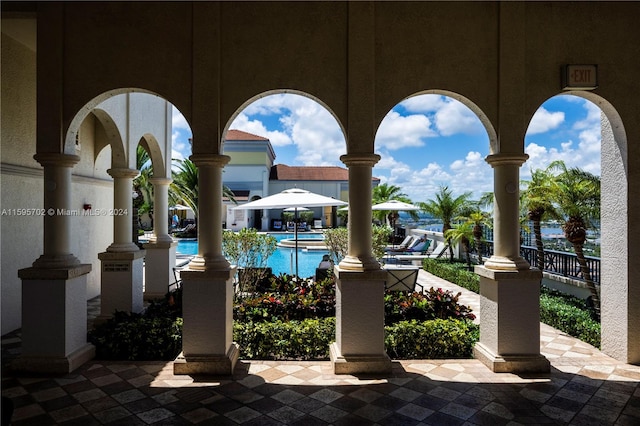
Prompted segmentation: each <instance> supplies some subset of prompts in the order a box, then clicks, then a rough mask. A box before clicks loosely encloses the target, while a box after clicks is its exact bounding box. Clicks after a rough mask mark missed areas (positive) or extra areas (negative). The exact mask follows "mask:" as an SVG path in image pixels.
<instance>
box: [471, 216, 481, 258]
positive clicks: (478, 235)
mask: <svg viewBox="0 0 640 426" xmlns="http://www.w3.org/2000/svg"><path fill="white" fill-rule="evenodd" d="M473 239H474V240H475V242H476V247H477V248H478V263H479V264H480V265H482V226H480V225H475V226H474V227H473Z"/></svg>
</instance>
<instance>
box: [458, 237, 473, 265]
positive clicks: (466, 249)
mask: <svg viewBox="0 0 640 426" xmlns="http://www.w3.org/2000/svg"><path fill="white" fill-rule="evenodd" d="M460 243H461V244H462V249H463V250H464V254H465V257H466V259H467V269H468V270H469V271H471V270H472V269H473V268H472V267H471V253H470V252H471V248H470V247H469V240H468V239H467V238H464V237H463V238H462V240H461V241H460Z"/></svg>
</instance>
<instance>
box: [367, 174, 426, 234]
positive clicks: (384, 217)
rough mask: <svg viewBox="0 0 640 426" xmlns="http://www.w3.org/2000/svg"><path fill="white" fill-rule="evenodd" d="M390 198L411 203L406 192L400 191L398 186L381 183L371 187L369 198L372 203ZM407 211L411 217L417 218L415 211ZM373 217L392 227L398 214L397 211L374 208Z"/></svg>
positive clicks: (378, 202) (389, 199)
mask: <svg viewBox="0 0 640 426" xmlns="http://www.w3.org/2000/svg"><path fill="white" fill-rule="evenodd" d="M391 200H397V201H402V202H403V203H408V204H412V202H411V199H409V197H408V196H407V194H405V193H403V192H401V188H400V187H399V186H396V185H389V184H387V183H382V184H380V185H378V186H376V187H375V188H373V193H372V199H371V203H372V204H380V203H384V202H387V201H391ZM407 213H409V215H411V217H412V218H413V219H418V215H417V213H416V212H415V211H409V212H407ZM373 218H374V219H377V220H379V221H380V222H381V223H388V224H389V226H391V227H392V228H393V227H394V226H395V223H396V221H397V220H398V218H399V215H398V212H397V211H390V210H374V211H373Z"/></svg>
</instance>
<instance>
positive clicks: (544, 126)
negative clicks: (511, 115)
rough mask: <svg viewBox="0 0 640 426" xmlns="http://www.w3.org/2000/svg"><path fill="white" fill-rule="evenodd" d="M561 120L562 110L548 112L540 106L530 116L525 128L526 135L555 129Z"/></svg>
mask: <svg viewBox="0 0 640 426" xmlns="http://www.w3.org/2000/svg"><path fill="white" fill-rule="evenodd" d="M563 121H564V112H562V111H556V112H549V111H547V110H546V109H545V108H544V107H540V108H538V110H537V111H536V113H535V114H533V117H532V118H531V123H529V128H528V129H527V135H535V134H539V133H545V132H548V131H549V130H553V129H556V128H558V126H560V124H562V122H563Z"/></svg>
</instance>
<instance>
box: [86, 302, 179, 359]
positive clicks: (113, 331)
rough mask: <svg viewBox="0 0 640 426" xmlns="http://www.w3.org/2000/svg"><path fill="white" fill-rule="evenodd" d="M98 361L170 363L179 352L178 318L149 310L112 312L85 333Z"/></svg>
mask: <svg viewBox="0 0 640 426" xmlns="http://www.w3.org/2000/svg"><path fill="white" fill-rule="evenodd" d="M88 341H89V343H91V344H93V345H94V346H95V347H96V357H97V358H98V359H114V360H131V361H152V360H173V359H175V357H176V356H177V355H178V354H179V353H180V351H181V350H182V318H174V317H173V316H171V315H170V314H169V313H168V312H162V313H160V312H158V311H156V310H150V311H147V312H145V313H144V314H133V313H127V312H120V311H116V312H115V313H114V315H113V317H112V318H111V319H109V320H107V321H106V322H104V323H102V324H100V325H98V326H97V327H95V328H94V329H93V330H91V331H90V332H89V335H88Z"/></svg>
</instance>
